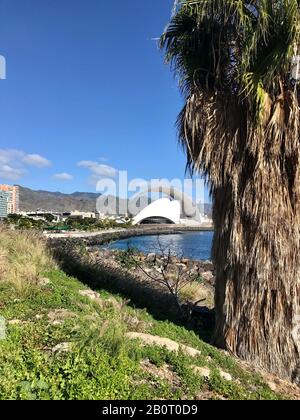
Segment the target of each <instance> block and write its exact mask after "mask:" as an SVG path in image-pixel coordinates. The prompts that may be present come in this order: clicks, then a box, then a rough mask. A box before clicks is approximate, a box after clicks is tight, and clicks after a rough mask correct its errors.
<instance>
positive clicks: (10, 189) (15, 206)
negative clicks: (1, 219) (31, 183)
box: [0, 184, 20, 214]
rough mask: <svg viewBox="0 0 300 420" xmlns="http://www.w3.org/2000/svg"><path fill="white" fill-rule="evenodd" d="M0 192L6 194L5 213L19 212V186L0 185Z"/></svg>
mask: <svg viewBox="0 0 300 420" xmlns="http://www.w3.org/2000/svg"><path fill="white" fill-rule="evenodd" d="M0 192H6V193H7V194H8V202H7V214H15V213H19V194H20V193H19V187H18V186H16V185H13V186H12V185H5V184H3V185H0Z"/></svg>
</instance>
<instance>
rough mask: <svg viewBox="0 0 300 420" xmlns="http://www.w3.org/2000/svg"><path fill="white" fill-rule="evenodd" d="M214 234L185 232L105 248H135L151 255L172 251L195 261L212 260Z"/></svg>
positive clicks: (112, 244) (140, 238)
mask: <svg viewBox="0 0 300 420" xmlns="http://www.w3.org/2000/svg"><path fill="white" fill-rule="evenodd" d="M212 239H213V232H184V233H176V234H172V235H159V236H158V235H148V236H137V237H133V238H129V239H122V240H119V241H115V242H112V243H110V244H109V245H106V246H105V248H109V249H120V250H126V249H128V248H135V249H138V250H139V251H141V252H143V253H145V254H149V253H152V252H155V253H156V254H162V250H163V251H164V252H168V250H170V251H171V254H172V255H175V256H178V257H184V258H190V259H193V260H209V259H211V247H212Z"/></svg>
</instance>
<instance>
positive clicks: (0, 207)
mask: <svg viewBox="0 0 300 420" xmlns="http://www.w3.org/2000/svg"><path fill="white" fill-rule="evenodd" d="M8 198H9V194H8V193H7V192H5V191H1V190H0V219H5V218H6V217H7V208H8Z"/></svg>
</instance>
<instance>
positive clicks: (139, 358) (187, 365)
mask: <svg viewBox="0 0 300 420" xmlns="http://www.w3.org/2000/svg"><path fill="white" fill-rule="evenodd" d="M0 258H1V267H2V270H1V271H0V308H1V316H2V317H3V318H2V323H1V324H0V400H6V399H11V400H15V399H22V400H48V399H50V400H54V399H55V400H78V399H79V400H82V399H95V400H96V399H113V400H117V399H120V400H130V399H138V400H140V399H143V400H144V399H153V400H155V399H167V400H168V399H172V400H185V399H194V400H204V399H234V400H237V399H241V400H243V399H260V400H261V399H283V398H284V399H285V398H296V397H297V396H298V397H299V394H297V390H296V389H295V388H294V387H293V386H292V385H288V384H286V383H282V381H275V382H274V381H273V382H272V385H270V384H269V380H268V381H267V380H266V378H265V377H262V376H261V375H260V374H259V373H255V372H254V371H253V370H252V369H249V368H248V367H245V366H243V365H242V364H241V363H240V362H239V361H237V360H235V359H233V358H231V357H230V356H229V355H228V354H226V353H225V352H222V351H219V350H217V349H215V348H213V347H212V346H210V345H208V344H206V343H205V342H204V341H202V340H201V339H200V337H199V335H198V334H196V333H195V332H193V331H191V330H189V329H186V328H185V327H184V326H183V325H177V324H176V323H173V322H171V321H170V320H160V319H156V317H155V316H154V315H153V314H152V315H151V314H150V313H149V312H148V311H147V310H146V309H138V308H137V307H135V306H134V302H131V303H129V301H128V300H127V299H126V294H125V295H123V296H120V295H116V294H113V293H112V292H111V291H109V288H99V289H97V286H96V284H95V285H94V289H93V290H91V289H89V288H88V287H87V285H85V284H83V283H81V282H80V281H79V280H78V279H76V278H72V277H69V276H67V275H66V274H65V273H64V272H63V271H61V270H60V269H59V268H58V267H57V265H56V263H55V261H54V260H53V259H52V257H51V256H50V255H49V252H48V251H47V249H46V246H45V243H44V242H43V241H42V240H41V239H39V238H38V237H37V236H36V235H35V234H32V233H30V232H27V233H26V232H19V231H14V232H12V231H10V232H8V231H5V230H2V231H1V230H0ZM21 261H22V264H20V262H21ZM270 386H271V388H273V390H271V389H270Z"/></svg>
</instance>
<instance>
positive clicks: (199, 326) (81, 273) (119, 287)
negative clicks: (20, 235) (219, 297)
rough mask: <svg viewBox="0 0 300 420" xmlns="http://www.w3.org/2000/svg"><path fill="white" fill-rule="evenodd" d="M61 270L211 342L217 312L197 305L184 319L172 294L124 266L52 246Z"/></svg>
mask: <svg viewBox="0 0 300 420" xmlns="http://www.w3.org/2000/svg"><path fill="white" fill-rule="evenodd" d="M52 253H53V254H54V257H55V259H56V261H57V262H58V264H59V266H60V267H61V269H62V270H63V271H64V272H65V273H66V274H68V275H70V276H73V277H75V278H77V279H78V280H80V281H81V282H82V283H83V284H85V285H87V286H88V287H89V288H91V289H93V290H106V291H107V292H110V293H113V294H118V295H120V296H121V297H123V298H124V299H126V300H129V301H130V302H129V303H128V305H130V306H131V307H133V308H137V309H146V310H147V312H148V313H150V314H151V315H152V316H153V317H154V318H155V319H156V320H159V321H170V322H173V323H174V324H176V325H179V326H183V327H185V328H186V329H188V330H190V331H194V332H195V333H196V334H197V335H198V336H199V337H200V338H201V339H202V340H203V341H205V342H207V343H209V344H210V343H211V338H212V334H213V329H214V311H212V310H209V309H208V308H206V307H198V310H197V311H196V312H194V313H192V314H191V316H190V317H189V320H188V321H187V320H183V319H182V316H181V314H180V312H179V310H178V307H177V306H176V303H175V302H174V298H173V297H172V295H171V294H170V293H169V292H168V291H167V290H166V291H165V290H163V289H162V288H158V287H154V285H153V283H151V282H147V281H145V282H141V281H140V280H139V281H138V280H137V278H136V277H135V276H134V275H133V274H131V273H130V272H127V271H125V270H122V269H118V268H111V267H107V266H104V265H100V264H99V262H95V263H93V262H91V261H89V260H86V261H85V260H84V258H80V256H78V254H72V253H70V252H68V251H66V252H64V250H63V249H60V248H55V249H54V250H53V249H52Z"/></svg>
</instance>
